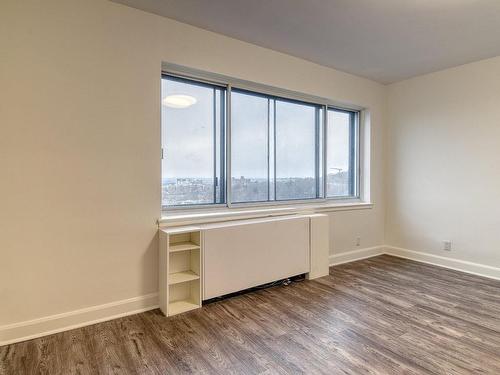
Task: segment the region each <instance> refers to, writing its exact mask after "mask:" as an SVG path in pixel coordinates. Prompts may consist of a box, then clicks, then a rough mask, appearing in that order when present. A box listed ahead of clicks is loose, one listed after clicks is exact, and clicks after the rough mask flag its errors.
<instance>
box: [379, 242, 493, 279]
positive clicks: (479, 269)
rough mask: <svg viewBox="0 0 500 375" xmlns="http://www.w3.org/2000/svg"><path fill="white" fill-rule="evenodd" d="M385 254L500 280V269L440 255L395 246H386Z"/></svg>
mask: <svg viewBox="0 0 500 375" xmlns="http://www.w3.org/2000/svg"><path fill="white" fill-rule="evenodd" d="M385 254H387V255H392V256H396V257H399V258H405V259H410V260H414V261H417V262H421V263H427V264H432V265H434V266H440V267H444V268H449V269H452V270H455V271H461V272H465V273H470V274H472V275H477V276H482V277H487V278H490V279H495V280H500V268H498V267H492V266H487V265H485V264H480V263H473V262H469V261H466V260H461V259H456V258H448V257H443V256H440V255H434V254H429V253H424V252H420V251H414V250H408V249H403V248H401V247H395V246H386V247H385Z"/></svg>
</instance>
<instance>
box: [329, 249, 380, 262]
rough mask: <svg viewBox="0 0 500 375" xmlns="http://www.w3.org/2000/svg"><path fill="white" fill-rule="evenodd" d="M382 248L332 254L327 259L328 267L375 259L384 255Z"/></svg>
mask: <svg viewBox="0 0 500 375" xmlns="http://www.w3.org/2000/svg"><path fill="white" fill-rule="evenodd" d="M384 251H385V247H384V246H374V247H366V248H364V249H358V250H351V251H344V252H342V253H337V254H332V255H330V257H329V259H328V260H329V263H330V266H338V265H339V264H344V263H350V262H354V261H356V260H361V259H366V258H371V257H376V256H377V255H382V254H384Z"/></svg>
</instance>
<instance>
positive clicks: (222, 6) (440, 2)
mask: <svg viewBox="0 0 500 375" xmlns="http://www.w3.org/2000/svg"><path fill="white" fill-rule="evenodd" d="M113 1H115V2H118V3H122V4H125V5H129V6H132V7H134V8H138V9H142V10H145V11H147V12H151V13H155V14H158V15H161V16H165V17H168V18H172V19H175V20H178V21H181V22H184V23H188V24H191V25H194V26H197V27H201V28H203V29H207V30H210V31H214V32H217V33H220V34H224V35H228V36H231V37H233V38H236V39H240V40H243V41H247V42H250V43H254V44H257V45H259V46H262V47H267V48H270V49H273V50H276V51H280V52H284V53H287V54H289V55H293V56H297V57H300V58H303V59H306V60H310V61H313V62H316V63H318V64H321V65H324V66H328V67H332V68H336V69H338V70H342V71H344V72H348V73H352V74H356V75H359V76H363V77H366V78H370V79H373V80H375V81H378V82H381V83H392V82H396V81H399V80H403V79H406V78H410V77H413V76H417V75H421V74H425V73H430V72H433V71H437V70H441V69H445V68H449V67H452V66H457V65H461V64H465V63H468V62H472V61H477V60H481V59H485V58H488V57H494V56H499V55H500V0H113Z"/></svg>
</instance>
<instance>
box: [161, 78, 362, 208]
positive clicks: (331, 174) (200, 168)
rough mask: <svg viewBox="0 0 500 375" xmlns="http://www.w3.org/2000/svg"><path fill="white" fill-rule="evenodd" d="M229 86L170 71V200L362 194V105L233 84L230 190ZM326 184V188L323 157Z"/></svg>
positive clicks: (165, 116)
mask: <svg viewBox="0 0 500 375" xmlns="http://www.w3.org/2000/svg"><path fill="white" fill-rule="evenodd" d="M226 95H227V93H226V90H225V88H224V87H223V86H216V85H210V84H206V83H200V82H196V81H191V80H186V79H181V78H177V77H170V76H164V77H163V79H162V148H163V162H162V205H163V206H189V205H208V204H223V203H226V202H227V201H228V200H230V201H231V202H233V203H248V202H266V201H284V200H304V199H318V198H324V197H349V196H354V195H355V173H354V170H355V169H354V168H355V159H354V155H355V153H354V149H355V127H354V124H355V123H356V121H354V119H355V117H354V116H355V113H354V112H349V111H342V110H338V111H337V110H335V109H330V108H329V109H328V125H327V128H326V133H327V135H326V147H327V149H326V151H327V152H326V160H323V158H322V155H323V151H322V145H323V137H324V135H323V117H324V115H323V111H324V107H323V106H320V105H315V104H308V103H303V102H297V101H291V100H286V99H281V98H276V97H272V96H266V95H262V94H258V93H252V92H247V91H242V90H236V89H233V91H232V93H231V139H230V141H231V176H232V177H231V179H230V181H227V184H228V185H229V186H230V188H231V189H230V196H228V194H227V192H226V189H225V188H226V176H225V171H226V163H227V160H226V159H227V156H228V155H227V153H226V148H227V147H226V144H225V143H226V141H225V139H226V136H225V106H226V101H227V100H226ZM324 162H326V168H325V169H326V172H327V175H326V191H325V192H323V163H324Z"/></svg>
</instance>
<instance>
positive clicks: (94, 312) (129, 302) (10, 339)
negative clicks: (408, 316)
mask: <svg viewBox="0 0 500 375" xmlns="http://www.w3.org/2000/svg"><path fill="white" fill-rule="evenodd" d="M382 254H387V255H392V256H396V257H399V258H406V259H411V260H414V261H418V262H422V263H428V264H433V265H436V266H441V267H445V268H450V269H453V270H457V271H462V272H466V273H470V274H474V275H478V276H483V277H488V278H491V279H496V280H500V268H498V267H492V266H487V265H484V264H479V263H473V262H469V261H464V260H460V259H454V258H448V257H443V256H439V255H433V254H429V253H423V252H419V251H413V250H408V249H403V248H399V247H394V246H375V247H368V248H364V249H359V250H352V251H345V252H342V253H338V254H333V255H330V257H329V263H330V266H334V265H339V264H343V263H349V262H354V261H356V260H361V259H366V258H371V257H375V256H378V255H382ZM156 308H158V293H152V294H147V295H144V296H139V297H134V298H129V299H126V300H121V301H116V302H111V303H106V304H103V305H98V306H92V307H88V308H84V309H79V310H75V311H70V312H66V313H62V314H57V315H51V316H47V317H43V318H39V319H33V320H29V321H24V322H19V323H14V324H9V325H4V326H0V346H3V345H8V344H13V343H16V342H21V341H25V340H31V339H34V338H37V337H42V336H46V335H51V334H54V333H58V332H62V331H68V330H71V329H75V328H79V327H83V326H87V325H91V324H95V323H100V322H104V321H107V320H112V319H116V318H120V317H123V316H127V315H133V314H137V313H140V312H144V311H148V310H153V309H156Z"/></svg>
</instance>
